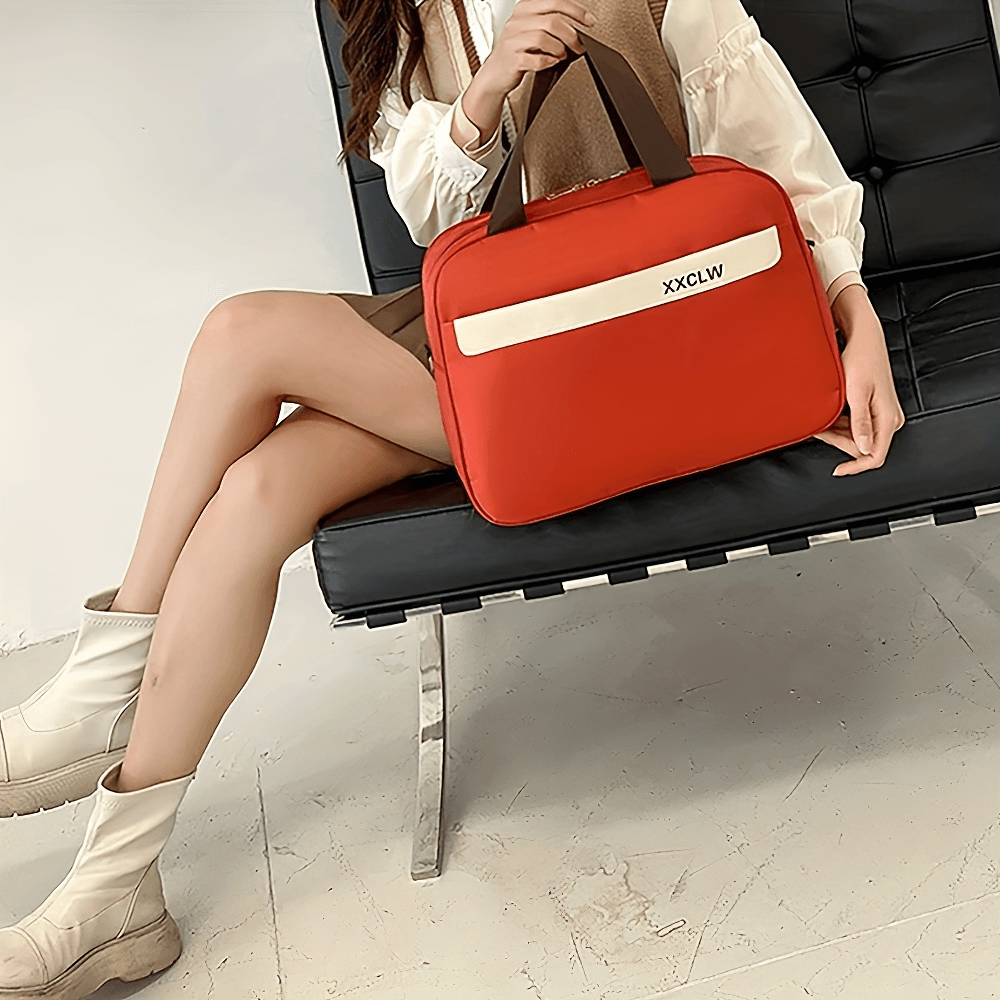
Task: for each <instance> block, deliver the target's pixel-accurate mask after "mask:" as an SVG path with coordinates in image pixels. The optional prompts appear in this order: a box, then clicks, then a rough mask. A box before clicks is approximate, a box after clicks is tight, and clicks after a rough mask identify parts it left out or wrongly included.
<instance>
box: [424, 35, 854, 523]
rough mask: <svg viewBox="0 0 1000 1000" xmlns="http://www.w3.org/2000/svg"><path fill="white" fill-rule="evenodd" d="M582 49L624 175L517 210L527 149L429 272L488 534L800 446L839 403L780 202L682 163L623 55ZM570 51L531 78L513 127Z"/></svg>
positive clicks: (448, 410) (432, 307)
mask: <svg viewBox="0 0 1000 1000" xmlns="http://www.w3.org/2000/svg"><path fill="white" fill-rule="evenodd" d="M580 37H581V39H582V40H583V42H584V44H585V45H586V49H585V51H584V52H583V53H582V55H583V56H584V57H585V58H586V61H587V65H588V67H589V68H590V71H591V74H592V76H593V78H594V82H595V84H596V86H597V91H598V93H599V94H600V96H601V99H602V101H603V103H604V106H605V109H606V110H607V112H608V115H609V117H610V119H611V122H612V125H613V126H614V129H615V133H616V136H617V138H618V141H619V144H620V145H621V148H622V152H623V153H624V154H625V158H626V160H627V162H628V165H629V168H630V169H629V170H628V171H627V172H626V173H623V174H621V175H619V176H617V177H612V178H609V179H605V180H602V181H600V182H599V183H594V184H590V185H585V186H583V187H581V188H580V190H576V191H571V192H570V193H567V194H565V195H561V196H559V197H557V198H554V199H550V198H545V197H541V198H538V199H536V200H534V201H531V202H529V203H528V205H526V206H525V205H524V203H523V196H522V192H521V186H520V181H521V167H522V152H523V140H524V136H523V134H522V135H521V136H519V137H518V140H517V142H516V143H515V145H514V147H513V149H512V150H511V152H510V153H509V154H508V157H507V159H506V160H505V161H504V166H503V168H502V170H501V172H500V174H499V175H498V177H497V179H496V181H495V182H494V185H493V187H492V189H491V191H490V193H489V196H488V197H487V200H486V202H485V205H484V209H483V212H482V213H481V214H480V215H478V216H476V217H475V218H472V219H467V220H465V221H463V222H460V223H458V224H457V225H454V226H451V227H449V228H448V229H446V230H444V231H443V232H442V233H440V234H439V235H438V236H437V237H436V238H435V239H434V241H433V242H432V243H431V245H430V246H429V247H428V249H427V251H426V253H425V255H424V260H423V269H422V287H423V297H424V320H425V323H426V326H427V337H428V340H429V343H430V349H431V355H432V357H433V360H434V379H435V383H436V386H437V394H438V401H439V403H440V406H441V415H442V419H443V422H444V429H445V434H446V436H447V439H448V443H449V445H450V447H451V453H452V457H453V458H454V460H455V468H456V470H457V472H458V475H459V477H460V478H461V480H462V482H463V483H464V485H465V488H466V491H467V493H468V495H469V499H470V500H471V501H472V504H473V506H474V507H475V509H476V510H477V511H478V512H479V513H480V514H481V515H482V516H483V517H484V518H486V519H487V520H488V521H491V522H492V523H494V524H498V525H516V524H531V523H533V522H536V521H542V520H545V519H547V518H552V517H557V516H559V515H560V514H566V513H569V512H570V511H574V510H580V509H581V508H583V507H588V506H590V505H592V504H596V503H600V502H601V501H602V500H607V499H609V498H611V497H615V496H619V495H620V494H622V493H627V492H629V491H631V490H636V489H640V488H642V487H644V486H650V485H652V484H654V483H660V482H663V481H665V480H668V479H674V478H676V477H678V476H686V475H690V474H691V473H694V472H701V471H703V470H705V469H711V468H715V467H717V466H720V465H724V464H726V463H729V462H737V461H740V460H741V459H745V458H749V457H750V456H753V455H759V454H761V453H763V452H767V451H771V450H773V449H776V448H781V447H784V446H786V445H791V444H795V443H796V442H799V441H804V440H806V439H807V438H810V437H812V436H813V435H815V434H817V433H819V432H820V431H823V430H825V429H826V428H828V427H829V426H830V425H831V424H833V423H834V422H835V421H836V419H837V417H838V416H839V415H840V413H841V412H842V410H843V408H844V402H845V398H846V391H845V380H844V370H843V366H842V364H841V359H840V353H839V351H838V347H837V340H836V333H835V331H834V325H833V319H832V316H831V313H830V307H829V305H828V303H827V298H826V293H825V290H824V288H823V286H822V282H821V281H820V278H819V275H818V273H817V271H816V266H815V263H814V262H813V257H812V252H811V250H810V248H809V246H808V244H807V243H806V240H805V237H804V236H803V233H802V230H801V227H800V226H799V223H798V220H797V218H796V216H795V212H794V209H793V207H792V203H791V201H790V200H789V198H788V195H787V194H786V192H785V191H784V189H783V188H782V187H781V185H780V184H779V183H778V182H777V181H775V180H774V179H773V178H772V177H771V176H770V175H768V174H765V173H763V172H762V171H759V170H754V169H752V168H750V167H747V166H746V165H744V164H742V163H740V162H738V161H736V160H732V159H729V158H727V157H721V156H695V157H692V158H691V159H690V160H688V159H687V158H685V156H684V154H683V153H682V151H681V149H680V147H679V146H678V145H677V143H676V142H674V140H673V138H672V136H671V135H670V132H669V131H668V129H667V127H666V126H665V125H664V123H663V121H662V119H661V118H660V116H659V114H658V112H657V111H656V108H655V106H654V104H653V102H652V100H651V99H650V97H649V95H648V94H647V93H646V90H645V88H644V87H643V85H642V83H641V82H640V80H639V78H638V77H637V76H636V75H635V72H634V71H633V70H632V68H631V66H629V64H628V62H627V61H626V60H625V59H624V57H623V56H622V55H621V54H620V53H619V52H617V51H616V50H614V49H612V48H610V47H608V46H606V45H604V44H603V43H601V42H598V41H597V40H596V39H594V38H592V37H590V36H588V35H586V34H583V33H582V32H581V33H580ZM579 55H580V54H577V53H572V52H571V53H570V55H569V57H568V58H567V59H566V60H563V61H562V62H560V63H558V64H556V65H555V66H552V67H550V68H549V69H547V70H543V71H541V72H538V73H537V74H536V77H535V83H534V87H533V89H532V93H531V100H530V104H529V109H528V115H527V119H526V127H525V130H524V131H525V132H527V129H528V128H529V127H530V126H531V123H532V121H533V120H534V118H535V116H536V114H537V113H538V109H539V108H540V106H541V104H542V102H543V101H544V99H545V97H546V95H547V93H548V92H549V91H550V90H551V88H552V86H553V85H554V84H555V83H556V82H557V81H558V78H559V76H560V75H561V74H562V73H563V72H564V71H565V69H566V67H567V66H568V65H569V63H571V62H572V61H573V59H575V58H579ZM494 197H495V198H496V207H495V208H494V209H493V210H492V211H490V208H491V206H492V205H493V199H494Z"/></svg>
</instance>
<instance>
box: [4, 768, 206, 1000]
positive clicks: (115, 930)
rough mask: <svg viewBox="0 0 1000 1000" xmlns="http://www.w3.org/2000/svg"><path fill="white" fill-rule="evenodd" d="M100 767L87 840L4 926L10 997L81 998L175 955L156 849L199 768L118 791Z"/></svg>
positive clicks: (112, 772) (176, 938)
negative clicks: (32, 906)
mask: <svg viewBox="0 0 1000 1000" xmlns="http://www.w3.org/2000/svg"><path fill="white" fill-rule="evenodd" d="M120 769H121V764H120V763H117V764H113V765H112V766H111V767H109V768H108V769H107V771H105V772H104V774H102V775H101V777H100V779H99V781H98V785H97V800H96V804H95V805H94V811H93V812H92V813H91V815H90V821H89V822H88V824H87V832H86V834H85V836H84V838H83V846H82V847H81V848H80V853H79V854H77V856H76V861H75V862H74V863H73V867H72V868H71V869H70V872H69V874H68V875H67V876H66V878H64V879H63V880H62V882H61V883H60V884H59V885H58V886H57V887H56V888H55V889H54V890H53V891H52V893H51V894H50V895H49V897H48V899H46V900H45V902H44V903H42V904H41V906H39V907H38V908H37V909H36V910H35V911H34V912H33V913H29V914H28V916H26V917H25V918H24V919H23V920H21V921H20V922H19V923H17V924H15V925H14V926H13V927H5V928H3V929H2V930H0V998H2V1000H8V998H9V1000H13V998H15V997H16V998H17V1000H32V998H36V997H37V998H42V997H44V998H45V1000H78V998H80V997H85V996H88V995H89V994H90V993H92V992H93V991H94V990H97V989H100V987H101V986H102V985H103V984H104V983H106V982H107V981H108V980H110V979H122V980H124V981H125V982H131V981H133V980H135V979H141V978H143V977H144V976H149V975H152V973H154V972H159V971H160V970H161V969H165V968H166V967H167V966H168V965H171V964H173V962H175V961H176V960H177V957H178V956H179V955H180V953H181V940H180V933H179V931H178V929H177V924H176V923H174V918H173V917H171V916H170V914H169V913H168V912H167V909H166V905H165V904H164V900H163V887H162V885H161V883H160V873H159V869H158V868H157V859H158V858H159V855H160V852H161V851H162V850H163V846H164V844H166V842H167V838H168V837H169V836H170V832H171V831H172V830H173V828H174V820H175V819H176V815H177V808H178V806H180V803H181V799H182V798H183V797H184V793H185V792H186V791H187V787H188V785H189V784H190V783H191V780H192V779H193V778H194V775H195V772H192V773H191V774H189V775H187V776H186V777H183V778H175V779H174V780H173V781H165V782H162V783H161V784H159V785H150V786H149V787H148V788H140V789H138V790H137V791H134V792H113V791H110V790H109V789H108V788H107V787H106V786H107V783H108V781H109V780H113V779H114V778H117V776H118V772H119V770H120Z"/></svg>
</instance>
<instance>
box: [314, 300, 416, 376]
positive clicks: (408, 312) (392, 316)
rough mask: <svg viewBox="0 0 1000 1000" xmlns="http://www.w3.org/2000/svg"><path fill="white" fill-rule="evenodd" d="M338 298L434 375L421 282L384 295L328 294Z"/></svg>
mask: <svg viewBox="0 0 1000 1000" xmlns="http://www.w3.org/2000/svg"><path fill="white" fill-rule="evenodd" d="M330 294H331V295H339V296H340V297H341V298H342V299H343V300H344V301H345V302H346V303H347V304H348V305H349V306H350V307H351V308H352V309H353V310H354V311H355V312H356V313H357V314H358V315H359V316H360V317H361V318H362V319H364V320H367V321H368V322H369V323H371V325H372V326H373V327H375V329H376V330H379V331H381V332H382V333H384V334H385V335H386V336H387V337H389V338H390V339H392V340H394V341H395V342H396V343H397V344H399V345H401V346H402V347H405V348H406V349H407V350H408V351H409V352H410V353H411V354H412V355H414V356H415V357H416V359H417V360H418V361H419V362H420V363H421V364H422V365H423V366H424V367H425V368H426V369H427V370H428V371H429V372H430V373H431V374H432V375H433V374H434V363H433V360H432V359H431V349H430V345H429V344H428V343H427V327H426V326H424V293H423V286H422V284H421V283H419V282H418V283H417V284H416V285H410V286H408V287H407V288H400V289H399V290H398V291H395V292H386V293H385V294H383V295H364V294H362V293H359V292H331V293H330Z"/></svg>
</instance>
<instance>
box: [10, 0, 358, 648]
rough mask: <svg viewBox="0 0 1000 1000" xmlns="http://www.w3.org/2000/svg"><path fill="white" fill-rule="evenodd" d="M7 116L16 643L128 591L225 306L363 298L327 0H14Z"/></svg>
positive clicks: (73, 623) (65, 625)
mask: <svg viewBox="0 0 1000 1000" xmlns="http://www.w3.org/2000/svg"><path fill="white" fill-rule="evenodd" d="M0 107H2V127H0V164H2V206H0V232H2V233H3V237H2V255H3V256H2V259H0V337H2V343H0V352H2V366H0V368H2V374H0V527H2V530H0V652H2V651H3V650H8V649H10V648H15V647H17V646H19V645H24V644H28V643H31V642H33V641H38V640H42V639H45V638H49V637H53V636H55V635H59V634H63V633H65V632H66V631H68V630H72V629H75V628H76V627H77V625H78V623H79V612H80V604H81V601H82V600H83V598H84V596H86V595H87V594H89V593H91V592H93V591H95V590H98V589H101V588H104V587H109V586H115V585H117V584H118V583H120V582H121V578H122V576H123V574H124V571H125V568H126V567H127V565H128V560H129V557H130V555H131V551H132V547H133V545H134V543H135V539H136V536H137V534H138V530H139V525H140V522H141V518H142V512H143V509H144V506H145V502H146V498H147V496H148V492H149V488H150V486H151V484H152V479H153V473H154V471H155V469H156V462H157V460H158V457H159V453H160V448H161V447H162V444H163V440H164V437H165V435H166V431H167V426H168V424H169V421H170V416H171V413H172V412H173V406H174V402H175V400H176V397H177V390H178V387H179V385H180V377H181V372H182V369H183V365H184V361H185V359H186V357H187V352H188V349H189V347H190V345H191V342H192V340H193V339H194V337H195V335H196V333H197V331H198V328H199V325H200V323H201V321H202V319H203V318H204V316H205V314H206V313H207V312H208V311H209V310H210V309H211V308H212V306H213V305H214V304H215V303H216V302H218V301H219V300H220V299H222V298H225V297H226V296H229V295H232V294H235V293H237V292H241V291H246V290H249V289H255V288H299V289H308V290H314V291H357V292H369V291H370V288H369V286H368V279H367V276H366V274H365V270H364V265H363V261H362V258H361V249H360V243H359V240H358V235H357V227H356V224H355V221H354V210H353V207H352V204H351V201H350V193H349V188H348V183H347V176H346V169H344V168H339V167H337V165H336V163H335V159H336V156H337V155H338V154H339V152H340V137H339V133H338V131H337V125H336V119H335V116H334V111H333V105H332V101H331V95H330V85H329V82H328V78H327V72H326V67H325V64H324V61H323V56H322V51H321V47H320V41H319V35H318V30H317V26H316V22H315V16H314V12H313V5H312V2H311V0H245V2H236V0H171V2H169V3H163V2H157V0H2V2H0ZM291 409H292V406H291V405H290V404H286V406H285V407H284V408H283V411H282V412H283V415H285V414H287V413H288V412H289V411H290V410H291ZM308 555H309V548H308V546H306V547H304V548H303V549H301V550H299V552H298V553H296V554H295V555H294V556H292V557H291V559H290V560H289V563H288V564H286V567H287V566H289V565H294V564H295V563H296V561H301V559H302V558H303V557H306V558H307V557H308Z"/></svg>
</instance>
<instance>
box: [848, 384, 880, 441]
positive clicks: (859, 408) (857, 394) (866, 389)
mask: <svg viewBox="0 0 1000 1000" xmlns="http://www.w3.org/2000/svg"><path fill="white" fill-rule="evenodd" d="M852 389H853V391H852ZM874 389H875V387H874V385H872V384H871V383H867V384H865V383H862V384H861V386H860V387H858V388H853V387H852V386H850V385H848V387H847V402H848V404H850V407H851V433H852V434H853V435H854V440H855V442H856V443H857V446H858V450H859V451H860V452H861V453H862V454H863V455H870V454H871V452H872V448H873V447H874V441H875V431H874V427H873V425H872V414H871V401H872V397H873V395H874Z"/></svg>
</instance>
